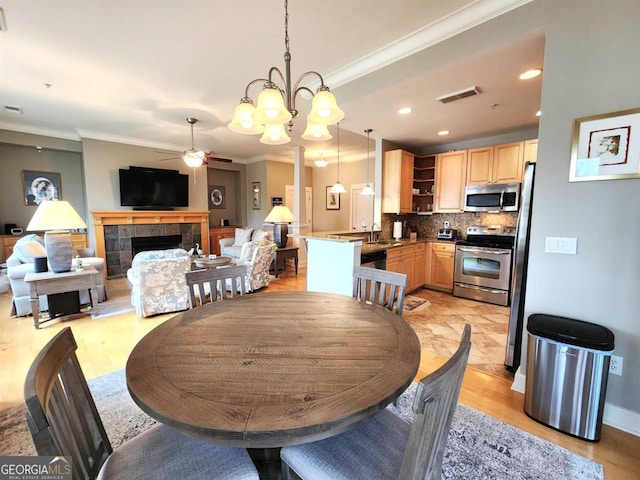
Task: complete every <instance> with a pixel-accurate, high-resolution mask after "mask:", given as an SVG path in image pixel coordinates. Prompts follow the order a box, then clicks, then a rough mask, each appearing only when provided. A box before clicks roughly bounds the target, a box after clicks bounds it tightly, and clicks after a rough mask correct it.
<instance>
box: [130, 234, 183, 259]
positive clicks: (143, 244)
mask: <svg viewBox="0 0 640 480" xmlns="http://www.w3.org/2000/svg"><path fill="white" fill-rule="evenodd" d="M169 248H182V235H160V236H157V237H133V238H132V239H131V256H132V257H135V256H136V253H139V252H144V251H146V250H167V249H169Z"/></svg>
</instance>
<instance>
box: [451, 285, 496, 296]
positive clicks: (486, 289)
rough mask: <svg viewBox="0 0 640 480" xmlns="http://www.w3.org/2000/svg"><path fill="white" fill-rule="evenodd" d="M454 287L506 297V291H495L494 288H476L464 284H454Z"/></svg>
mask: <svg viewBox="0 0 640 480" xmlns="http://www.w3.org/2000/svg"><path fill="white" fill-rule="evenodd" d="M456 286H457V287H460V288H467V289H469V290H481V291H483V292H488V293H495V294H497V295H506V294H507V291H506V290H496V289H494V288H486V287H478V286H476V285H466V284H464V283H460V282H456Z"/></svg>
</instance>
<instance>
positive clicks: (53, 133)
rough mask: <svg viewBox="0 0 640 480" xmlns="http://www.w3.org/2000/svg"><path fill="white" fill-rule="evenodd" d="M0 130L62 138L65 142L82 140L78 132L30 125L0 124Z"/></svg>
mask: <svg viewBox="0 0 640 480" xmlns="http://www.w3.org/2000/svg"><path fill="white" fill-rule="evenodd" d="M0 129H2V130H9V131H11V132H20V133H29V134H32V135H42V136H45V137H54V138H62V139H64V140H75V141H80V140H82V138H80V135H78V133H76V132H69V131H66V130H55V129H53V128H43V127H33V126H30V125H22V124H20V123H11V122H0Z"/></svg>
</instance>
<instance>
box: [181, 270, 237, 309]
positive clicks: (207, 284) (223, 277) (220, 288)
mask: <svg viewBox="0 0 640 480" xmlns="http://www.w3.org/2000/svg"><path fill="white" fill-rule="evenodd" d="M246 275H247V267H246V266H245V265H233V266H225V267H219V268H207V269H204V270H194V271H193V272H187V274H186V278H187V287H189V301H190V302H191V308H195V307H196V306H197V305H198V303H197V299H200V303H199V304H200V305H204V304H205V303H207V297H209V301H211V302H215V301H216V300H224V299H225V298H228V297H237V296H238V295H245V294H246V293H247V289H246V286H245V277H246Z"/></svg>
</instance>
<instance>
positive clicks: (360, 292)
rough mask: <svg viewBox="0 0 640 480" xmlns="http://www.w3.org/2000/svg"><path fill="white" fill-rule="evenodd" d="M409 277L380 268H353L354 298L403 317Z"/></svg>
mask: <svg viewBox="0 0 640 480" xmlns="http://www.w3.org/2000/svg"><path fill="white" fill-rule="evenodd" d="M406 288H407V276H406V275H405V274H404V273H396V272H390V271H388V270H380V269H378V268H370V267H361V266H356V267H354V268H353V297H354V298H356V299H357V300H359V301H368V302H371V303H375V304H377V305H382V306H383V307H385V308H387V309H389V310H391V311H392V312H393V311H394V307H395V313H396V314H397V315H399V316H402V309H403V308H404V293H405V290H406Z"/></svg>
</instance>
